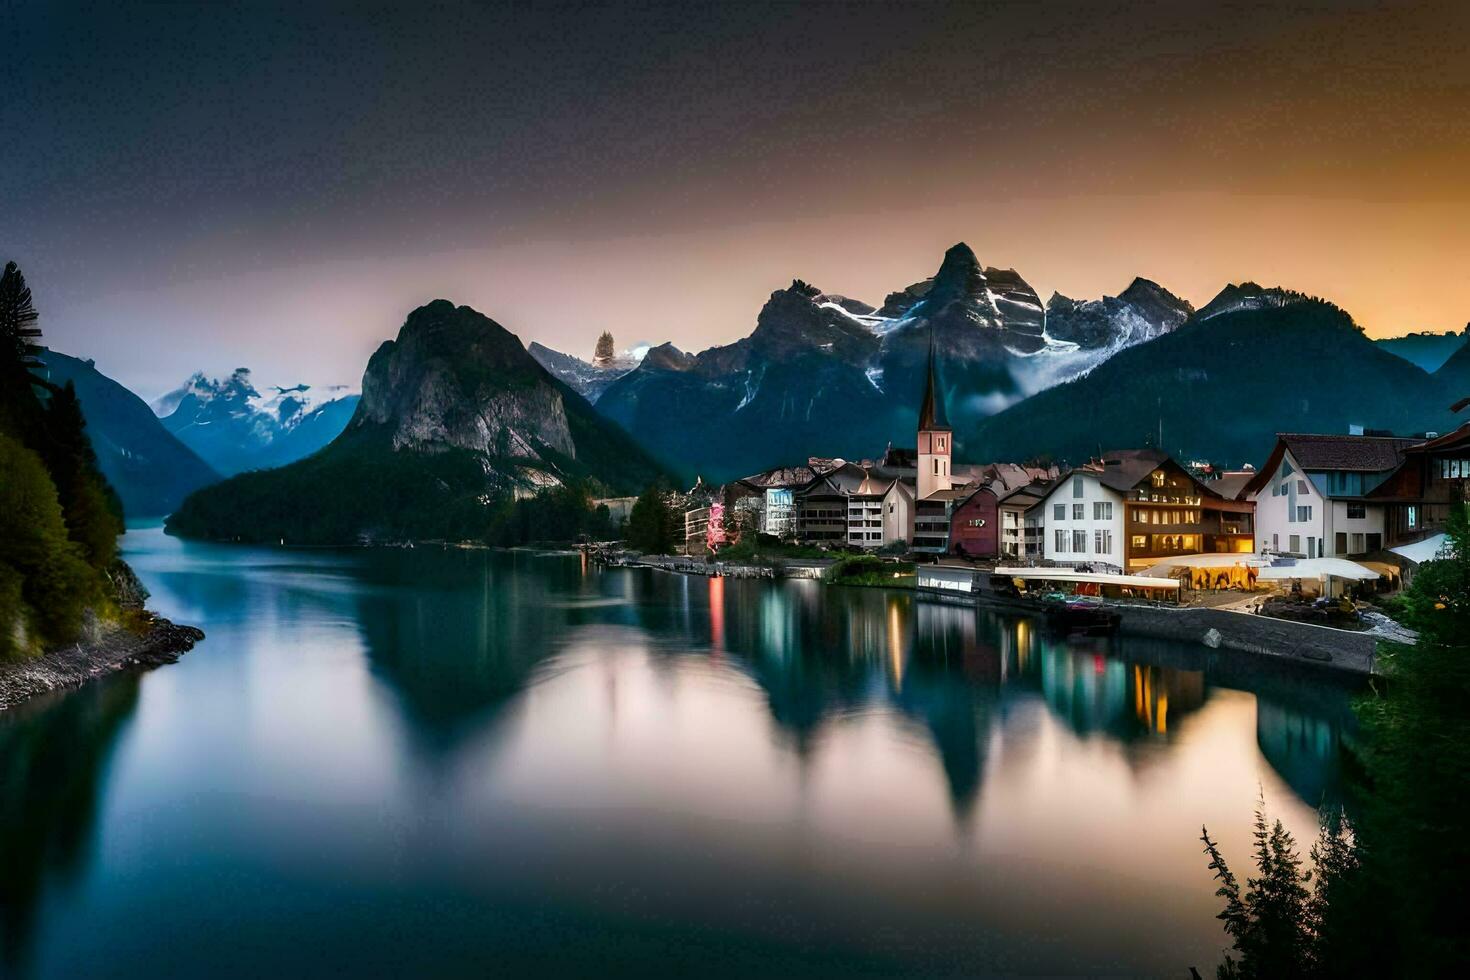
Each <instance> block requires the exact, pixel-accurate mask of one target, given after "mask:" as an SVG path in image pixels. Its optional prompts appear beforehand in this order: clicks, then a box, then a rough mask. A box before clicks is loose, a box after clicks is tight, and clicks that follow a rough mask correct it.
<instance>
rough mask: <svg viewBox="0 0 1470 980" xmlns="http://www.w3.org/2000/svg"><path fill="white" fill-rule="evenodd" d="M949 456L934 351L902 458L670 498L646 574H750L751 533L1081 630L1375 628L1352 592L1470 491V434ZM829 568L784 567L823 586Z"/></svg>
mask: <svg viewBox="0 0 1470 980" xmlns="http://www.w3.org/2000/svg"><path fill="white" fill-rule="evenodd" d="M953 445H954V443H953V431H952V429H951V427H950V425H949V424H948V421H947V418H946V412H945V405H944V399H943V397H942V394H941V393H940V389H939V385H938V383H937V364H936V356H935V353H934V351H933V350H932V349H931V351H930V358H929V369H928V373H927V377H926V383H925V387H924V391H923V394H922V400H921V402H920V406H919V413H918V427H917V432H916V445H915V447H914V448H908V447H894V446H891V445H890V446H888V447H887V448H886V449H885V451H884V452H883V453H882V454H881V456H879V457H877V458H875V459H863V460H845V459H840V458H822V457H811V458H809V459H807V460H806V461H804V462H803V463H800V464H796V465H790V466H782V467H776V468H773V469H769V470H766V471H764V472H761V473H756V474H752V475H750V476H747V477H744V478H741V479H738V480H734V481H731V482H729V483H726V484H724V485H723V486H710V485H707V484H705V483H703V482H702V481H700V482H696V484H695V486H694V487H693V488H691V489H690V490H688V491H685V492H683V493H674V494H671V495H670V496H671V499H672V501H673V504H674V506H675V507H677V508H678V509H680V510H681V511H682V512H683V516H684V546H683V551H684V555H683V556H682V559H680V558H675V559H672V560H667V559H666V560H663V561H661V562H660V561H655V562H654V563H658V564H662V565H664V567H670V568H675V569H677V570H682V571H696V572H701V573H703V574H717V575H718V574H736V575H739V574H750V573H751V572H752V569H751V568H749V567H748V566H744V565H741V564H740V563H737V562H726V561H721V558H722V557H723V556H725V555H727V554H731V549H733V548H735V547H736V546H738V545H739V544H740V543H741V542H742V541H745V542H749V541H750V540H751V539H752V538H754V539H756V540H757V541H759V542H763V543H765V544H766V546H767V547H766V550H767V551H768V552H774V553H781V549H782V546H783V545H784V546H786V547H787V549H788V550H793V549H794V550H797V551H799V553H801V554H805V555H808V556H810V555H811V554H813V550H814V549H816V550H817V551H818V552H819V553H831V554H832V555H833V556H838V555H844V554H846V555H855V554H874V555H878V556H884V557H886V558H888V559H889V560H891V561H893V562H904V561H906V562H912V563H913V564H914V566H915V574H914V577H913V581H914V584H915V585H916V587H917V588H918V590H919V591H920V593H921V594H928V595H929V596H931V597H934V598H938V599H944V600H950V601H954V600H959V601H977V600H982V601H983V600H985V599H990V600H992V601H1001V602H1012V603H1015V602H1016V601H1017V600H1024V599H1025V598H1027V596H1028V595H1029V596H1030V597H1031V598H1032V599H1033V600H1034V599H1037V598H1039V597H1041V596H1043V595H1045V596H1047V597H1049V598H1050V599H1051V600H1053V603H1052V604H1053V607H1058V606H1059V605H1060V606H1063V607H1065V606H1066V604H1071V607H1072V610H1073V612H1072V613H1071V615H1072V618H1073V620H1074V625H1080V626H1081V627H1083V628H1089V629H1091V628H1094V627H1098V628H1103V629H1106V628H1111V627H1115V626H1116V625H1117V622H1116V618H1115V616H1114V615H1113V614H1106V615H1102V614H1099V613H1098V612H1096V611H1095V609H1093V608H1091V607H1088V608H1086V609H1084V608H1082V607H1080V606H1079V605H1078V604H1079V603H1081V602H1091V603H1093V604H1097V603H1099V602H1109V604H1120V603H1121V604H1124V605H1127V604H1130V601H1134V602H1141V604H1146V605H1148V604H1151V605H1161V604H1168V605H1176V606H1180V605H1183V606H1194V607H1206V608H1209V609H1226V610H1232V611H1248V612H1251V613H1263V614H1265V615H1267V616H1271V617H1274V618H1277V619H1280V620H1288V621H1297V622H1301V623H1307V624H1316V625H1324V626H1329V627H1335V628H1339V629H1346V630H1366V631H1370V632H1382V626H1383V617H1377V618H1376V622H1375V618H1374V617H1373V616H1371V615H1370V616H1366V617H1365V616H1363V615H1360V614H1359V610H1360V609H1363V608H1367V607H1365V606H1364V605H1363V604H1362V603H1361V602H1355V601H1354V600H1363V599H1372V598H1374V597H1382V596H1386V595H1391V594H1393V593H1395V592H1396V591H1398V590H1399V589H1401V588H1402V587H1403V586H1404V585H1406V584H1407V583H1408V581H1409V580H1411V579H1412V576H1413V571H1414V568H1415V567H1416V566H1417V564H1418V563H1420V562H1422V561H1426V560H1428V559H1431V558H1433V557H1434V556H1435V554H1436V553H1437V552H1438V551H1439V548H1440V546H1441V544H1442V543H1443V537H1444V536H1443V534H1442V532H1441V526H1442V524H1443V521H1444V520H1445V518H1446V516H1447V515H1448V514H1449V513H1450V510H1451V508H1452V507H1453V506H1454V505H1455V504H1457V503H1458V502H1461V501H1464V500H1466V499H1470V423H1467V424H1465V425H1462V426H1460V427H1459V428H1458V429H1456V430H1454V431H1453V432H1449V433H1447V434H1439V433H1433V432H1430V433H1421V434H1417V435H1410V436H1403V435H1394V434H1389V433H1383V432H1378V431H1374V430H1372V429H1364V428H1361V427H1356V426H1355V427H1353V431H1350V432H1344V433H1293V432H1281V433H1279V434H1278V435H1277V437H1276V440H1275V444H1274V445H1271V446H1263V447H1262V460H1261V464H1260V465H1259V466H1258V467H1255V466H1249V465H1247V466H1245V467H1243V468H1241V469H1238V470H1226V469H1221V468H1219V467H1217V466H1215V465H1212V464H1211V463H1208V462H1203V461H1193V460H1178V459H1175V458H1173V457H1171V456H1170V455H1169V454H1168V453H1166V452H1164V451H1163V450H1161V449H1159V448H1158V447H1156V446H1145V447H1135V448H1122V449H1114V450H1110V451H1104V452H1102V453H1101V454H1100V455H1099V456H1097V457H1096V458H1093V459H1089V460H1087V461H1085V462H1082V463H1080V464H1077V465H1072V466H1062V465H1058V464H1057V463H1055V462H1050V461H1040V460H1029V461H1021V462H1018V461H1007V462H988V463H964V462H957V461H955V460H954V458H953ZM739 550H740V552H744V553H748V552H749V551H750V549H749V548H743V549H739ZM834 561H835V557H834V558H828V559H825V560H824V559H820V558H809V560H807V561H805V562H803V561H790V562H786V563H784V568H785V570H786V572H785V573H786V574H788V575H792V576H796V577H813V578H820V577H823V575H822V573H823V570H824V569H825V568H828V567H830V566H831V565H832V564H833V563H834ZM756 571H757V572H758V573H760V574H767V575H769V574H772V571H771V569H770V568H769V567H766V568H763V569H757V570H756ZM1058 600H1060V603H1059V602H1058ZM1230 622H1231V623H1232V624H1235V623H1236V622H1237V621H1235V620H1231V621H1230ZM1388 627H1389V628H1390V629H1391V624H1388ZM1309 635H1310V634H1309ZM1363 639H1364V640H1367V639H1368V637H1366V636H1365V637H1364V638H1363ZM1212 645H1213V644H1212ZM1253 645H1255V646H1259V644H1253ZM1330 645H1331V644H1329V646H1330ZM1339 645H1340V644H1339ZM1362 656H1363V657H1366V658H1368V659H1370V660H1371V649H1370V647H1369V646H1364V647H1363V653H1362Z"/></svg>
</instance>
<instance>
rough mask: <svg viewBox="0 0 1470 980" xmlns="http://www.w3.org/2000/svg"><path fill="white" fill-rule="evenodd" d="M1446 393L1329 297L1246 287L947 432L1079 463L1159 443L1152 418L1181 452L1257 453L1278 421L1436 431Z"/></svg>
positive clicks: (1237, 456)
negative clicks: (1079, 373) (1104, 451)
mask: <svg viewBox="0 0 1470 980" xmlns="http://www.w3.org/2000/svg"><path fill="white" fill-rule="evenodd" d="M1443 392H1444V384H1443V383H1442V382H1441V381H1439V380H1436V379H1435V378H1433V377H1431V376H1430V375H1428V374H1426V373H1425V372H1424V371H1423V370H1422V369H1420V368H1418V367H1416V366H1414V365H1413V364H1410V363H1408V362H1407V361H1404V360H1402V359H1401V358H1398V357H1395V356H1394V355H1392V354H1390V353H1388V352H1387V351H1385V350H1383V348H1382V347H1380V346H1379V345H1378V344H1376V343H1374V342H1373V341H1372V340H1369V339H1368V338H1367V337H1365V336H1364V335H1363V334H1362V332H1361V331H1360V330H1359V329H1358V328H1357V326H1356V325H1355V324H1354V323H1353V321H1352V318H1351V317H1349V316H1348V315H1347V314H1346V313H1345V312H1343V311H1342V310H1340V309H1338V308H1337V307H1336V306H1333V305H1332V304H1331V303H1327V302H1325V301H1322V300H1316V299H1309V298H1306V297H1303V296H1301V295H1300V294H1297V293H1291V292H1289V291H1287V290H1280V289H1271V290H1265V289H1261V288H1260V287H1256V286H1253V285H1251V284H1245V285H1244V286H1230V287H1228V288H1227V289H1226V290H1224V291H1223V292H1222V293H1221V294H1220V296H1217V297H1216V298H1215V299H1214V300H1212V301H1211V302H1210V303H1209V304H1208V305H1207V306H1205V307H1204V308H1203V309H1201V310H1200V311H1199V312H1198V313H1196V314H1195V315H1194V316H1193V317H1191V318H1190V319H1189V320H1188V321H1186V322H1185V323H1184V324H1183V325H1182V326H1180V327H1178V328H1177V329H1175V330H1173V331H1171V332H1169V333H1167V334H1166V335H1164V336H1162V337H1159V338H1158V339H1156V340H1154V341H1152V342H1151V343H1147V344H1140V345H1138V346H1135V347H1131V348H1128V349H1126V350H1123V351H1120V352H1119V353H1117V354H1116V355H1115V356H1113V357H1112V358H1110V359H1109V360H1107V361H1106V362H1104V363H1102V364H1100V365H1099V366H1097V367H1096V368H1094V369H1093V370H1092V371H1091V372H1090V373H1088V374H1087V375H1086V376H1084V377H1081V378H1077V379H1075V380H1073V381H1070V382H1068V383H1066V384H1062V385H1058V386H1057V387H1055V388H1051V389H1048V390H1046V391H1043V392H1040V393H1038V394H1036V395H1032V396H1031V397H1030V398H1028V399H1026V400H1025V401H1023V402H1021V403H1019V404H1017V405H1014V406H1012V407H1011V408H1009V409H1007V410H1006V411H1004V412H1001V413H999V414H997V415H994V416H992V417H990V418H988V419H985V420H983V421H981V422H979V423H978V424H976V425H973V426H971V427H968V428H967V429H965V430H963V431H960V432H957V441H958V442H959V443H960V448H961V452H962V453H963V456H964V457H965V458H967V459H1026V458H1030V457H1033V456H1036V455H1040V454H1049V455H1052V456H1054V457H1057V458H1061V459H1069V460H1071V461H1074V462H1077V461H1081V460H1085V459H1087V458H1089V457H1090V456H1093V455H1095V454H1096V453H1097V452H1098V450H1099V445H1100V443H1106V444H1107V447H1108V448H1114V447H1117V446H1151V445H1156V444H1158V433H1159V431H1160V427H1161V425H1162V431H1163V443H1162V445H1163V448H1165V449H1166V450H1168V451H1169V452H1171V453H1175V454H1176V455H1178V456H1179V457H1180V458H1205V459H1209V460H1213V461H1216V462H1219V463H1223V464H1226V465H1230V466H1236V465H1239V464H1241V463H1256V464H1259V463H1260V462H1261V461H1262V460H1263V459H1264V458H1265V457H1266V455H1267V453H1269V452H1270V449H1271V446H1272V444H1273V441H1274V439H1275V433H1277V432H1279V431H1295V432H1344V433H1345V432H1347V431H1348V429H1349V426H1351V425H1363V426H1366V427H1369V428H1375V429H1387V430H1391V431H1394V432H1400V433H1414V432H1422V431H1426V430H1439V431H1445V428H1446V427H1447V426H1448V425H1449V424H1450V416H1449V413H1448V410H1447V408H1448V405H1449V399H1447V398H1446V397H1445V395H1444V393H1443Z"/></svg>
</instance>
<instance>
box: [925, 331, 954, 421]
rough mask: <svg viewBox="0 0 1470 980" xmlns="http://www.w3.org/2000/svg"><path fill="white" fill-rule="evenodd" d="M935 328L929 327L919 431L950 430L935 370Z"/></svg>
mask: <svg viewBox="0 0 1470 980" xmlns="http://www.w3.org/2000/svg"><path fill="white" fill-rule="evenodd" d="M934 361H935V353H934V328H933V327H932V326H931V327H930V328H929V371H928V374H927V375H926V376H925V378H924V401H923V402H922V403H920V405H919V431H920V432H935V431H944V432H948V431H949V417H948V416H947V415H945V412H944V397H943V396H942V395H940V394H939V393H938V387H939V386H938V384H937V383H936V381H935V370H934Z"/></svg>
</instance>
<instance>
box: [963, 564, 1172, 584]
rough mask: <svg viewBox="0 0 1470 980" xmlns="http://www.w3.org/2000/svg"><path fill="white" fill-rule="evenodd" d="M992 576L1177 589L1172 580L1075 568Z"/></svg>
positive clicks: (1003, 569) (1004, 572)
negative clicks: (1085, 570) (1083, 570)
mask: <svg viewBox="0 0 1470 980" xmlns="http://www.w3.org/2000/svg"><path fill="white" fill-rule="evenodd" d="M992 574H994V575H1004V576H1006V577H1008V578H1018V579H1023V580H1025V581H1031V582H1090V583H1096V584H1097V585H1127V586H1132V587H1133V588H1137V589H1177V588H1179V583H1178V582H1176V581H1175V580H1174V579H1171V578H1147V577H1145V576H1143V575H1109V574H1107V573H1104V572H1079V571H1077V570H1076V569H1073V568H1006V567H1001V568H997V569H996V570H995V571H994V572H993V573H992Z"/></svg>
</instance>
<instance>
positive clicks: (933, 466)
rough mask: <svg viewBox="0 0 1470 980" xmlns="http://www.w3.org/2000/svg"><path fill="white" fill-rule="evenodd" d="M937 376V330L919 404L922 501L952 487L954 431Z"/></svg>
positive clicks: (930, 347) (919, 481)
mask: <svg viewBox="0 0 1470 980" xmlns="http://www.w3.org/2000/svg"><path fill="white" fill-rule="evenodd" d="M936 388H937V385H936V384H935V379H934V332H933V330H932V329H931V330H930V332H929V372H928V375H927V376H926V377H925V379H924V401H923V404H921V405H920V406H919V474H918V496H919V499H920V500H923V499H924V498H925V497H927V496H929V495H930V494H932V493H934V492H935V491H936V490H948V489H949V488H950V472H949V456H950V451H951V445H950V444H951V443H952V442H953V438H954V437H953V433H952V432H951V431H950V428H949V420H948V419H947V418H946V417H945V414H944V396H943V395H941V394H939V392H938V391H937V390H936Z"/></svg>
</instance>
